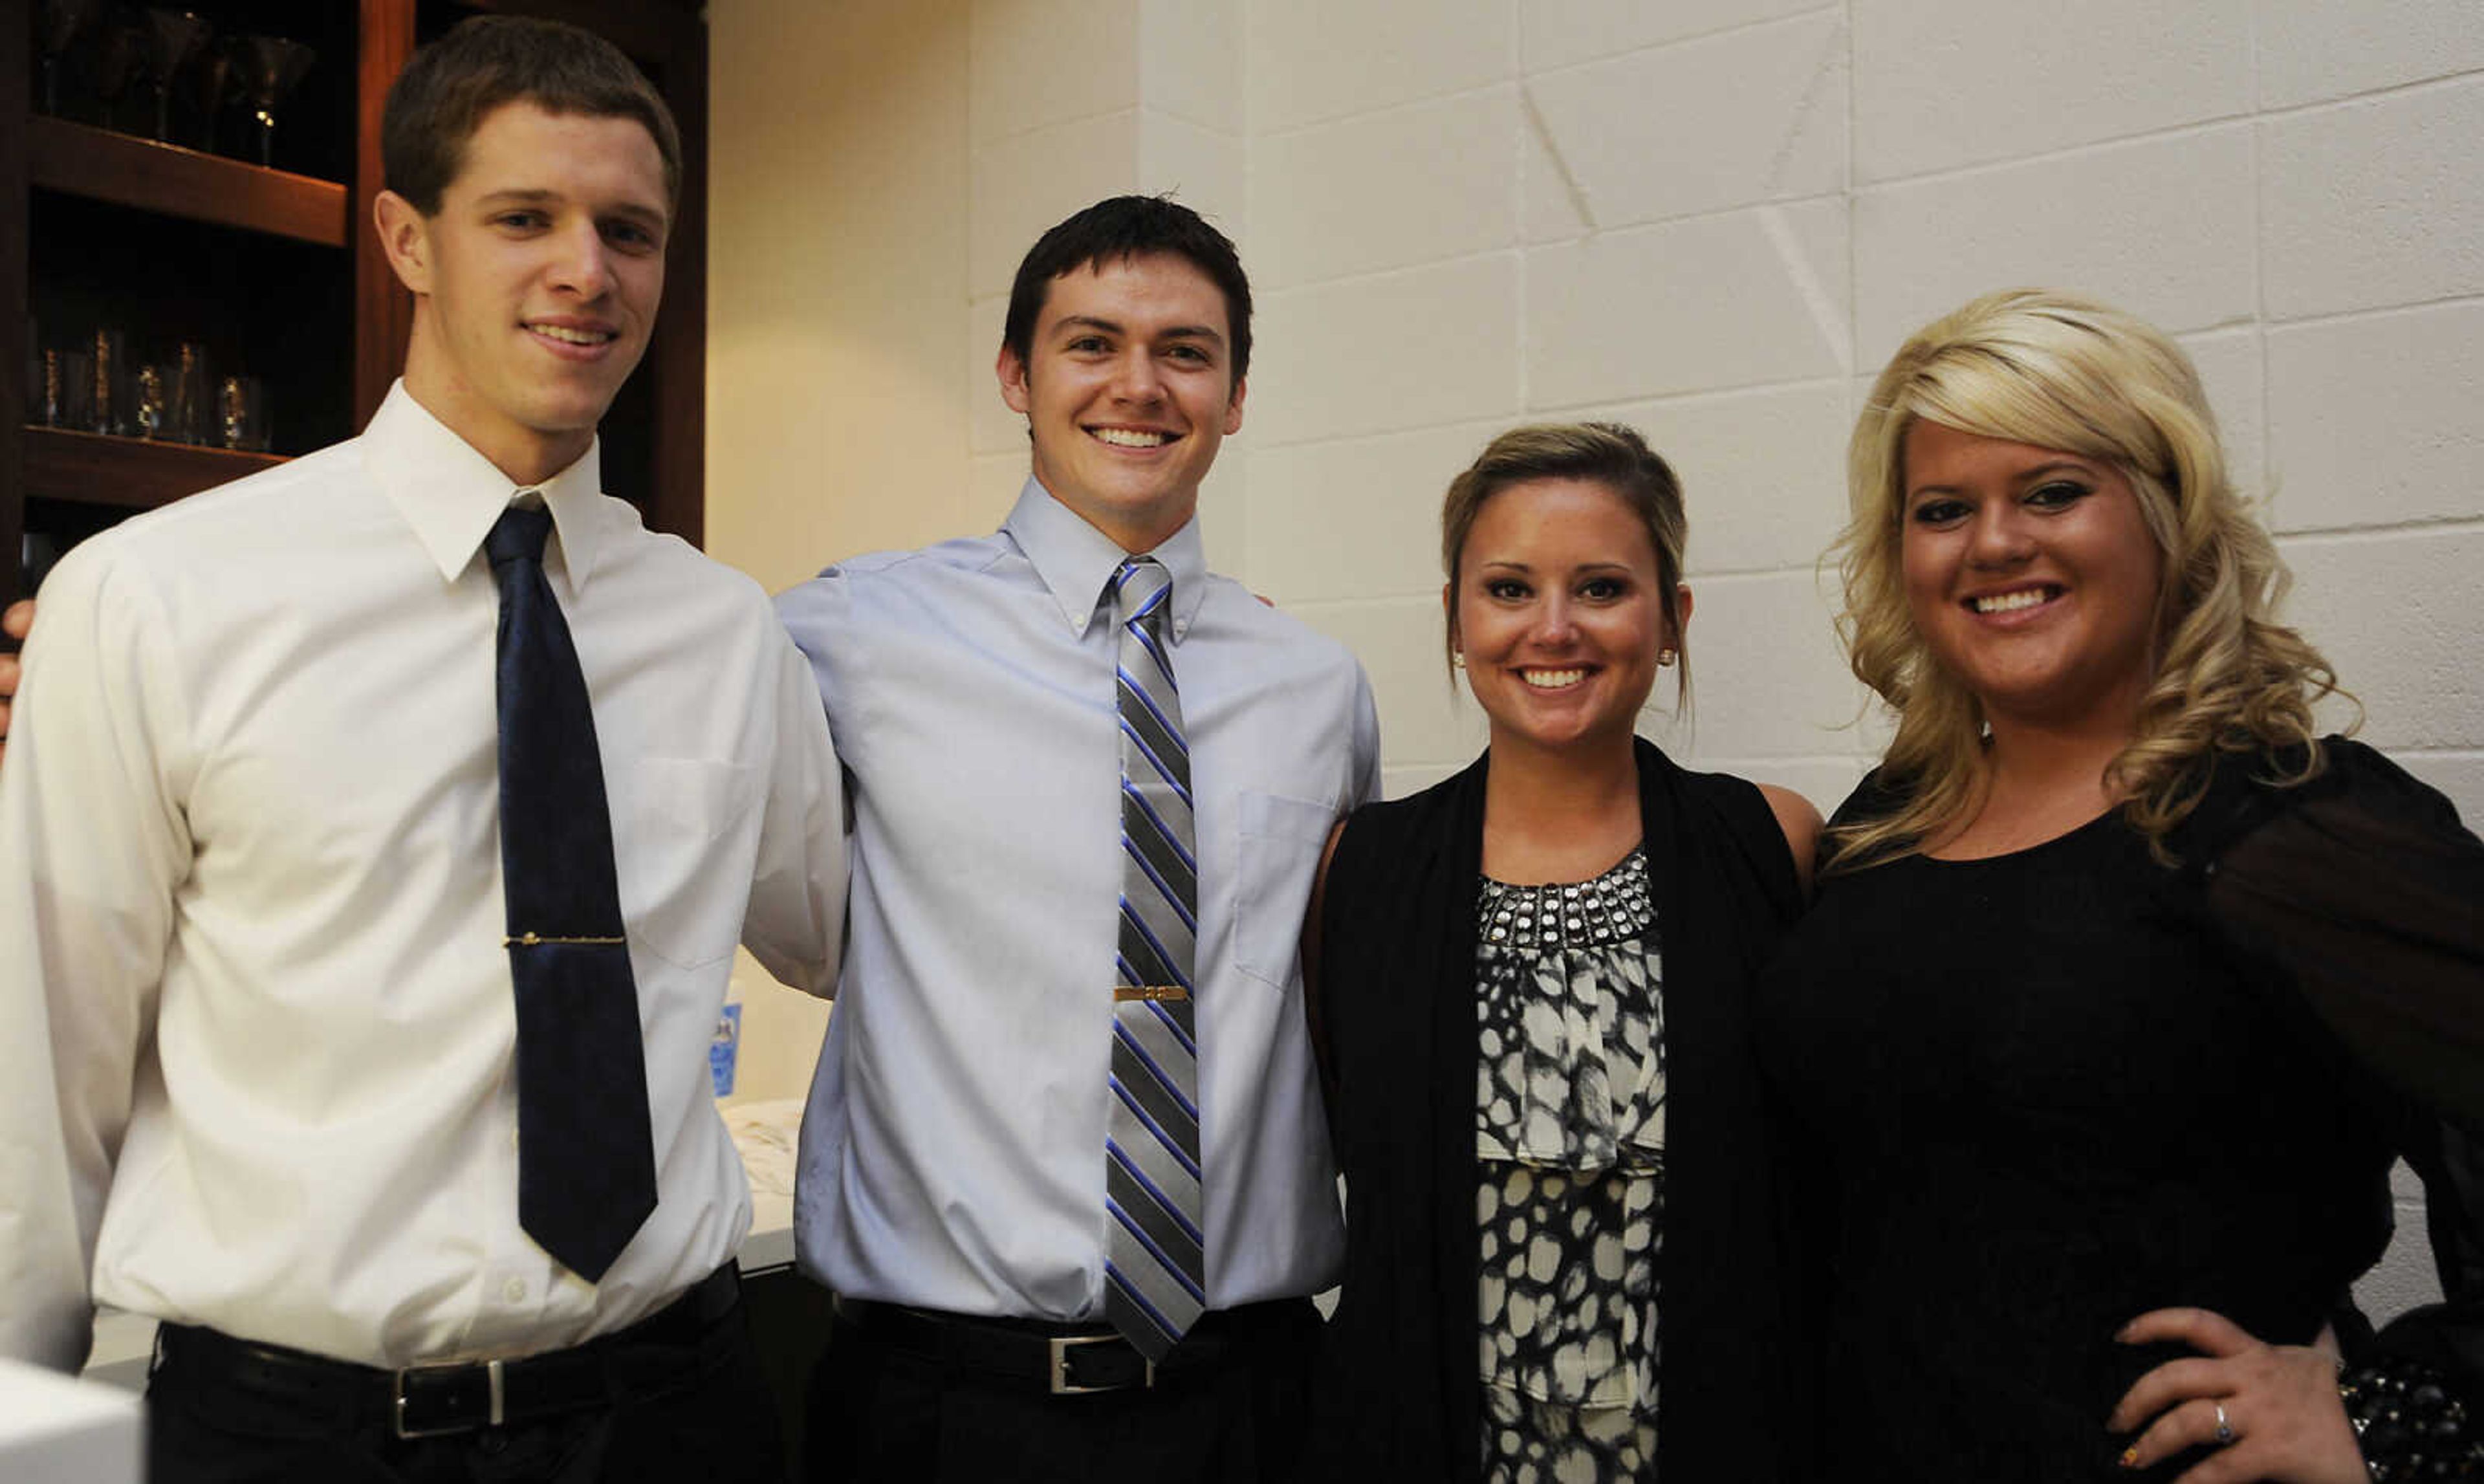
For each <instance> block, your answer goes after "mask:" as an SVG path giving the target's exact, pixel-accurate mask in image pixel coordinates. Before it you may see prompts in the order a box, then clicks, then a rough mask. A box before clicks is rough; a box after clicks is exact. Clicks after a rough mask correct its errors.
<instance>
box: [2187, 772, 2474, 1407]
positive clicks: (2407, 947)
mask: <svg viewBox="0 0 2484 1484" xmlns="http://www.w3.org/2000/svg"><path fill="white" fill-rule="evenodd" d="M2326 747H2327V749H2328V752H2329V766H2328V768H2327V769H2326V770H2325V771H2324V772H2323V773H2322V775H2321V776H2319V777H2318V778H2316V779H2314V780H2313V781H2311V782H2310V783H2309V784H2305V785H2301V786H2298V787H2294V788H2275V787H2268V786H2264V785H2263V786H2257V787H2254V788H2252V789H2251V790H2249V792H2248V795H2247V796H2244V797H2241V798H2239V799H2236V800H2230V801H2229V802H2228V805H2227V806H2226V807H2223V808H2222V809H2217V810H2213V811H2212V812H2215V813H2218V814H2219V815H2220V816H2221V817H2220V818H2219V819H2217V820H2215V821H2214V822H2212V823H2208V830H2209V833H2210V835H2211V837H2212V843H2211V845H2210V847H2209V849H2208V851H2207V853H2206V855H2205V857H2204V859H2203V860H2202V862H2201V872H2202V876H2203V878H2204V885H2205V889H2206V900H2207V904H2208V909H2209V911H2210V913H2211V914H2212V915H2213V917H2214V918H2215V919H2216V921H2217V923H2218V926H2219V927H2220V929H2221V930H2222V931H2224V932H2225V933H2227V934H2228V936H2229V938H2230V939H2231V940H2232V941H2233V942H2234V943H2235V945H2236V946H2237V947H2238V948H2240V949H2241V950H2242V951H2243V952H2244V954H2245V955H2246V957H2248V958H2251V959H2253V960H2255V961H2256V962H2257V963H2259V964H2261V965H2263V966H2265V967H2266V968H2267V969H2268V970H2269V971H2270V972H2271V973H2273V974H2274V975H2275V976H2277V977H2279V978H2281V979H2282V980H2283V981H2284V982H2285V983H2286V984H2287V985H2290V987H2291V988H2292V990H2293V991H2294V992H2295V993H2296V994H2297V995H2298V996H2299V997H2300V1000H2301V1003H2302V1004H2303V1005H2304V1006H2305V1007H2306V1008H2308V1009H2309V1011H2310V1012H2311V1013H2312V1014H2313V1015H2315V1016H2316V1017H2317V1019H2318V1020H2319V1022H2320V1023H2321V1024H2322V1025H2323V1026H2325V1027H2326V1029H2327V1030H2328V1032H2329V1033H2330V1034H2331V1035H2333V1036H2335V1038H2336V1040H2337V1042H2338V1043H2339V1045H2340V1046H2341V1047H2342V1048H2343V1049H2344V1050H2345V1052H2346V1053H2347V1055H2348V1057H2349V1058H2350V1060H2351V1061H2352V1062H2353V1063H2354V1064H2355V1066H2357V1067H2359V1068H2360V1069H2361V1070H2362V1072H2363V1073H2364V1074H2366V1075H2367V1076H2368V1079H2369V1082H2370V1086H2369V1087H2368V1088H2367V1089H2366V1090H2365V1092H2366V1094H2367V1096H2368V1097H2369V1098H2370V1100H2371V1101H2372V1102H2373V1104H2374V1105H2375V1108H2376V1110H2377V1112H2378V1115H2379V1117H2380V1119H2381V1120H2382V1122H2383V1124H2384V1126H2386V1127H2387V1128H2388V1129H2389V1130H2390V1133H2391V1135H2392V1137H2393V1138H2394V1140H2395V1142H2396V1143H2397V1145H2398V1150H2399V1152H2400V1153H2401V1154H2402V1155H2404V1157H2405V1158H2406V1160H2407V1163H2408V1164H2409V1165H2410V1166H2412V1167H2413V1168H2414V1169H2415V1171H2416V1173H2417V1174H2419V1175H2420V1176H2421V1177H2422V1179H2423V1182H2424V1189H2425V1195H2426V1205H2427V1212H2428V1218H2429V1221H2428V1225H2429V1228H2430V1236H2431V1239H2432V1252H2433V1259H2434V1263H2435V1265H2436V1267H2437V1268H2438V1270H2439V1272H2440V1276H2441V1283H2442V1289H2443V1292H2444V1301H2443V1302H2442V1303H2440V1304H2437V1305H2431V1306H2427V1307H2425V1308H2423V1309H2417V1310H2415V1311H2413V1312H2410V1313H2407V1314H2403V1315H2400V1316H2399V1317H2397V1318H2396V1319H2395V1320H2393V1321H2392V1322H2390V1324H2389V1325H2388V1326H2387V1327H2386V1328H2384V1329H2383V1330H2382V1331H2381V1332H2380V1334H2379V1336H2377V1338H2376V1340H2375V1342H2374V1343H2375V1346H2376V1349H2377V1352H2378V1355H2379V1356H2380V1357H2383V1358H2396V1359H2404V1360H2409V1361H2416V1362H2420V1363H2422V1364H2424V1365H2425V1366H2428V1367H2430V1368H2431V1369H2433V1370H2434V1371H2436V1372H2438V1373H2440V1374H2441V1375H2442V1377H2443V1378H2444V1380H2445V1381H2446V1382H2447V1383H2448V1384H2449V1385H2450V1386H2451V1387H2452V1388H2453V1389H2454V1390H2457V1391H2459V1392H2461V1393H2463V1397H2464V1400H2465V1402H2466V1404H2467V1406H2468V1408H2469V1409H2470V1412H2471V1415H2484V843H2479V842H2478V841H2477V840H2476V838H2475V836H2474V835H2472V834H2471V833H2469V832H2468V831H2467V830H2466V829H2465V828H2464V827H2463V826H2461V824H2460V823H2459V820H2458V814H2457V811H2456V809H2455V808H2453V807H2452V806H2451V805H2450V803H2449V801H2448V800H2447V799H2446V798H2444V797H2443V796H2441V795H2440V794H2438V793H2436V792H2434V791H2433V790H2432V789H2430V788H2428V787H2426V786H2425V785H2423V784H2422V783H2419V782H2417V780H2416V779H2414V778H2413V777H2411V776H2409V775H2408V774H2407V773H2406V772H2405V771H2403V770H2402V769H2399V768H2398V767H2397V766H2396V765H2394V764H2392V763H2390V761H2389V760H2388V759H2386V758H2384V757H2382V756H2381V755H2380V754H2379V753H2377V752H2374V751H2372V750H2371V749H2370V748H2368V747H2364V746H2362V745H2360V744H2357V743H2354V742H2342V741H2338V740H2335V739H2333V740H2331V741H2330V742H2328V743H2326ZM2214 797H2215V794H2214V793H2212V799H2213V798H2214ZM2353 1359H2355V1360H2356V1361H2357V1363H2362V1361H2363V1359H2364V1358H2363V1357H2356V1358H2353Z"/></svg>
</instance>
